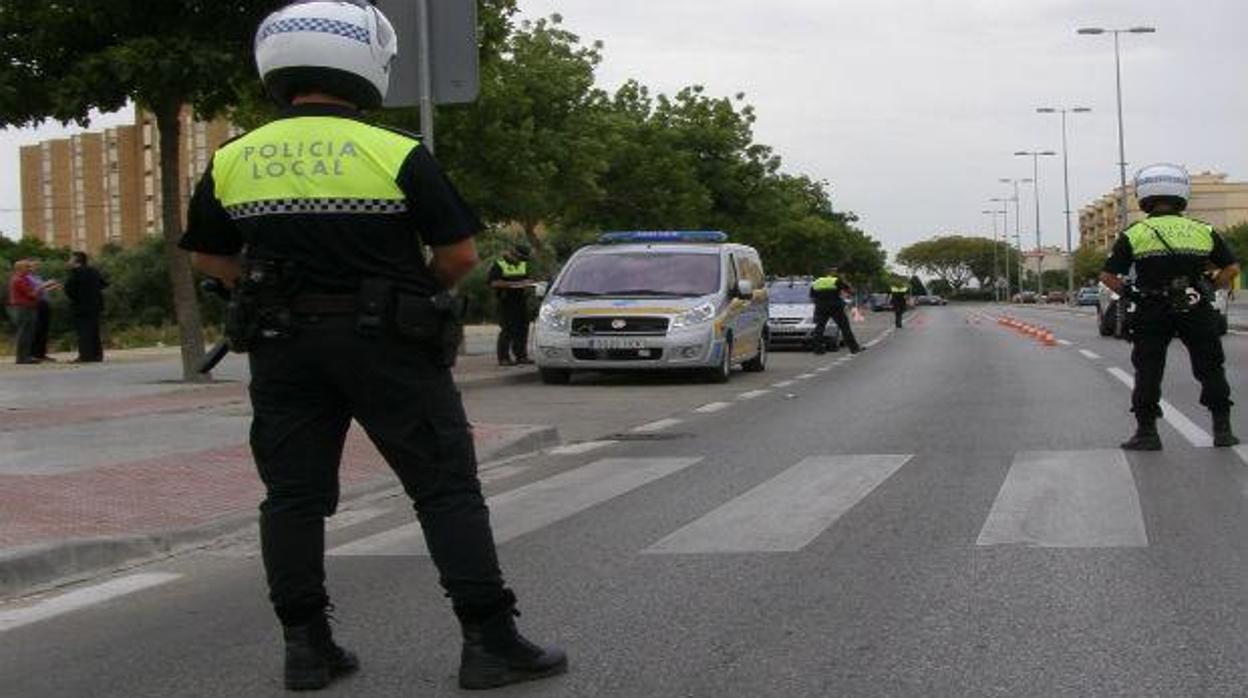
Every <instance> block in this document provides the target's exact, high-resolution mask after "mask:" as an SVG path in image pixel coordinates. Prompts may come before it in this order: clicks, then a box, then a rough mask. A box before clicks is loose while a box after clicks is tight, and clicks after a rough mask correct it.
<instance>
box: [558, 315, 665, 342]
mask: <svg viewBox="0 0 1248 698" xmlns="http://www.w3.org/2000/svg"><path fill="white" fill-rule="evenodd" d="M667 323H668V319H667V318H665V317H612V316H610V315H604V316H601V317H578V318H573V320H572V334H573V336H578V337H593V336H603V335H605V336H630V337H647V336H648V337H662V336H664V335H666V334H667Z"/></svg>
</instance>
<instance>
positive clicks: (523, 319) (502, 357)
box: [486, 245, 533, 366]
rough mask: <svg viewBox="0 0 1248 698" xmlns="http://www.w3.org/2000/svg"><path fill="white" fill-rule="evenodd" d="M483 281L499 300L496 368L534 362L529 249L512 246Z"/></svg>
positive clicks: (491, 268)
mask: <svg viewBox="0 0 1248 698" xmlns="http://www.w3.org/2000/svg"><path fill="white" fill-rule="evenodd" d="M486 280H487V281H488V282H489V284H490V288H492V289H494V292H495V297H496V298H497V299H498V313H499V322H498V324H499V330H498V346H497V350H498V365H499V366H512V365H515V364H531V363H533V361H532V359H530V358H529V290H530V289H532V288H533V281H532V280H531V279H530V277H529V248H528V247H526V246H524V245H515V246H514V247H512V248H511V249H510V250H508V251H507V253H506V254H504V255H503V256H502V257H499V258H498V259H497V260H496V261H495V262H494V264H493V266H491V267H490V274H489V276H488V277H486ZM513 357H514V358H513Z"/></svg>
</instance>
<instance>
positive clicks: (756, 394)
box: [737, 390, 771, 400]
mask: <svg viewBox="0 0 1248 698" xmlns="http://www.w3.org/2000/svg"><path fill="white" fill-rule="evenodd" d="M770 394H771V391H770V390H751V391H749V392H745V393H741V394H740V395H738V396H737V399H738V400H753V399H754V398H756V397H762V396H764V395H770Z"/></svg>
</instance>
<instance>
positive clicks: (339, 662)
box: [282, 616, 360, 691]
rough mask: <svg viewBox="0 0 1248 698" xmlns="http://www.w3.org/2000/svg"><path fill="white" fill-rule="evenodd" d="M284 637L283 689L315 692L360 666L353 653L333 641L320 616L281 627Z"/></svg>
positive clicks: (326, 621)
mask: <svg viewBox="0 0 1248 698" xmlns="http://www.w3.org/2000/svg"><path fill="white" fill-rule="evenodd" d="M282 633H283V634H284V635H285V637H286V688H287V689H289V690H291V691H315V690H317V689H319V688H325V687H326V686H328V685H329V684H330V682H331V681H333V680H334V679H336V678H338V677H340V676H346V675H347V674H350V673H352V672H354V671H355V670H357V669H359V668H360V660H358V659H356V657H355V655H354V654H352V653H351V652H348V651H347V650H344V649H343V648H341V647H339V646H338V645H337V644H336V643H335V642H334V637H333V632H332V631H331V630H330V629H329V620H328V619H327V618H325V617H324V616H322V617H320V618H317V619H316V620H314V621H312V622H310V623H307V624H305V625H295V626H287V627H284V628H282Z"/></svg>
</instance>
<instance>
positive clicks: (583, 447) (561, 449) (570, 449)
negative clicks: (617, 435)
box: [548, 440, 616, 456]
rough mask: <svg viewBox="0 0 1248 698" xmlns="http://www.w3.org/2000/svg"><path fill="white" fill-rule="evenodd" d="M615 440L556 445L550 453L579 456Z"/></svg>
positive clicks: (608, 444)
mask: <svg viewBox="0 0 1248 698" xmlns="http://www.w3.org/2000/svg"><path fill="white" fill-rule="evenodd" d="M614 443H616V442H615V441H609V440H608V441H582V442H581V443H579V444H565V445H563V446H555V447H554V448H552V449H550V451H548V453H550V455H552V456H579V455H581V454H582V453H589V452H590V451H597V450H598V449H600V448H606V447H607V446H610V445H612V444H614Z"/></svg>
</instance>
